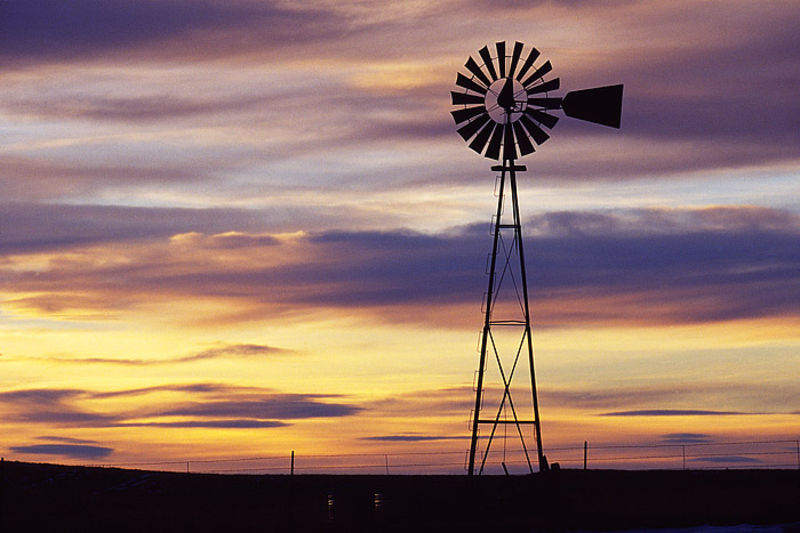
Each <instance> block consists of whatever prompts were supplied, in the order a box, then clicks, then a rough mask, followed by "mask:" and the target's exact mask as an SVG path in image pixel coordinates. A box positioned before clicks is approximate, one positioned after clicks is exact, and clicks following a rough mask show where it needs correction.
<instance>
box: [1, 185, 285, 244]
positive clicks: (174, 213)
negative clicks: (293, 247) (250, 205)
mask: <svg viewBox="0 0 800 533" xmlns="http://www.w3.org/2000/svg"><path fill="white" fill-rule="evenodd" d="M134 178H135V176H134ZM0 218H2V220H3V239H2V240H1V241H0V253H3V254H8V253H25V252H36V251H57V250H63V249H67V248H71V247H75V246H81V245H83V246H85V245H89V244H95V243H111V242H124V241H136V240H142V239H152V238H159V237H160V238H167V237H170V236H173V235H176V234H191V233H192V232H193V231H194V230H196V229H197V228H202V229H203V230H204V231H205V232H208V233H211V235H207V236H205V240H204V241H203V244H204V245H205V246H209V247H213V248H217V249H224V248H232V247H245V246H270V245H276V244H278V241H277V240H276V239H274V238H273V237H270V236H267V235H262V234H258V233H252V232H253V230H255V231H256V232H257V231H258V230H259V228H260V227H262V226H263V224H264V221H263V220H261V219H260V217H259V216H258V215H257V214H256V213H254V212H252V211H248V210H240V209H224V208H222V209H214V208H212V209H187V208H153V207H150V208H140V207H120V206H88V205H84V206H81V205H54V204H35V203H33V204H32V203H10V204H9V203H0ZM232 228H238V229H239V230H240V231H239V232H232V231H231V229H232ZM247 231H250V232H251V233H243V232H247ZM197 236H198V238H199V237H201V235H200V234H197Z"/></svg>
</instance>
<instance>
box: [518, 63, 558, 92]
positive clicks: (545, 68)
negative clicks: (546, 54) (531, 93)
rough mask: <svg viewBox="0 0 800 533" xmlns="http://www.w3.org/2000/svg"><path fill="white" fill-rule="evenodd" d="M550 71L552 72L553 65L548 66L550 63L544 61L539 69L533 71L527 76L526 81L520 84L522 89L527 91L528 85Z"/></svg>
mask: <svg viewBox="0 0 800 533" xmlns="http://www.w3.org/2000/svg"><path fill="white" fill-rule="evenodd" d="M551 70H553V65H551V64H550V61H546V62H545V64H544V65H542V66H541V67H539V68H537V69H536V70H534V71H533V74H531V75H530V76H528V79H527V80H525V81H523V82H522V85H523V87H525V88H526V89H527V87H528V85H530V84H531V83H533V82H534V81H536V80H538V79H539V78H541V77H542V76H544V75H545V74H547V73H548V72H550V71H551Z"/></svg>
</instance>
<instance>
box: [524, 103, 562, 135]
mask: <svg viewBox="0 0 800 533" xmlns="http://www.w3.org/2000/svg"><path fill="white" fill-rule="evenodd" d="M525 112H526V113H527V114H529V115H530V116H531V117H532V118H533V119H534V120H536V121H538V122H539V123H540V124H544V125H545V126H547V127H548V128H550V129H551V130H552V129H553V126H555V125H556V122H558V117H556V116H553V115H549V114H547V113H545V112H544V111H539V110H538V109H531V108H530V107H529V108H528V109H526V110H525Z"/></svg>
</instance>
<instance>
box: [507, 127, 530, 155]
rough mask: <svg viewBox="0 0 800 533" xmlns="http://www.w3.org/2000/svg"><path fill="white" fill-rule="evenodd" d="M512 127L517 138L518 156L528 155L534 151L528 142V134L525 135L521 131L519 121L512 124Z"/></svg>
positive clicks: (522, 130)
mask: <svg viewBox="0 0 800 533" xmlns="http://www.w3.org/2000/svg"><path fill="white" fill-rule="evenodd" d="M512 126H514V133H515V134H516V136H517V143H518V144H519V153H520V155H528V154H530V153H533V152H534V151H535V150H534V148H533V145H532V144H531V141H530V140H528V134H527V133H525V130H524V129H522V124H520V123H519V120H518V121H516V122H514V123H512Z"/></svg>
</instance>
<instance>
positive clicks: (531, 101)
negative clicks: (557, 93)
mask: <svg viewBox="0 0 800 533" xmlns="http://www.w3.org/2000/svg"><path fill="white" fill-rule="evenodd" d="M528 105H535V106H538V107H543V108H545V109H559V108H560V107H561V98H528Z"/></svg>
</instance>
